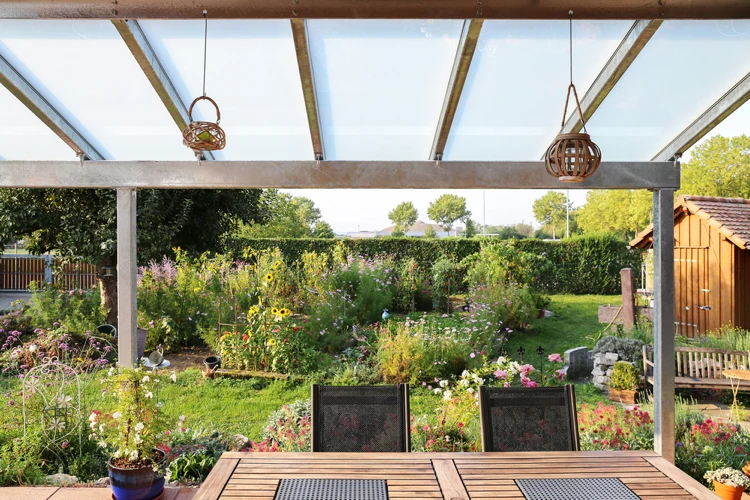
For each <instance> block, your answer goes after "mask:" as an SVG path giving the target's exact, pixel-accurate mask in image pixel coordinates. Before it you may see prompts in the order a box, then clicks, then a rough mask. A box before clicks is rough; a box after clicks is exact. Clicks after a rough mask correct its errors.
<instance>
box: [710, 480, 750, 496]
mask: <svg viewBox="0 0 750 500" xmlns="http://www.w3.org/2000/svg"><path fill="white" fill-rule="evenodd" d="M714 491H715V492H716V494H717V495H718V496H719V498H722V499H723V500H742V492H743V491H745V487H744V486H740V487H737V486H729V485H726V484H722V483H719V482H717V481H714Z"/></svg>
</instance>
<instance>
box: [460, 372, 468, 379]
mask: <svg viewBox="0 0 750 500" xmlns="http://www.w3.org/2000/svg"><path fill="white" fill-rule="evenodd" d="M468 376H469V370H464V371H462V372H461V378H466V377H468Z"/></svg>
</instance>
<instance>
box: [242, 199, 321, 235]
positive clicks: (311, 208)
mask: <svg viewBox="0 0 750 500" xmlns="http://www.w3.org/2000/svg"><path fill="white" fill-rule="evenodd" d="M260 202H261V205H262V206H263V207H265V210H266V213H267V214H268V217H267V220H264V221H258V222H255V223H254V224H252V225H250V226H247V225H243V226H242V229H241V230H240V234H241V235H243V236H247V237H251V238H323V237H331V238H332V237H333V230H332V229H331V226H330V225H328V224H327V223H326V222H325V221H323V219H322V217H321V214H320V209H319V208H318V207H316V206H315V203H314V202H313V201H312V200H311V199H309V198H305V197H303V196H292V195H291V194H289V193H281V192H279V191H278V190H276V189H267V190H265V191H264V192H263V194H262V196H261V198H260ZM321 223H322V225H321ZM319 225H320V228H319V229H318V226H319ZM322 235H328V236H322Z"/></svg>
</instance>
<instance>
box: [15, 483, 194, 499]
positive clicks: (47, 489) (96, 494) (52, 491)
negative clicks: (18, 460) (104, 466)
mask: <svg viewBox="0 0 750 500" xmlns="http://www.w3.org/2000/svg"><path fill="white" fill-rule="evenodd" d="M196 493H198V489H197V488H169V487H167V488H165V489H164V496H163V497H162V500H191V499H192V498H193V497H194V496H195V494H196ZM111 498H112V490H110V489H109V488H75V487H70V488H60V487H57V486H18V487H11V488H0V500H111Z"/></svg>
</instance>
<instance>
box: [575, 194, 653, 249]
mask: <svg viewBox="0 0 750 500" xmlns="http://www.w3.org/2000/svg"><path fill="white" fill-rule="evenodd" d="M651 210H652V197H651V193H650V192H649V191H646V190H626V189H623V190H611V191H589V192H588V194H587V195H586V204H585V205H583V207H581V208H580V209H579V210H578V225H579V226H580V228H581V229H582V230H583V232H584V233H585V234H586V233H597V232H610V233H615V234H617V235H619V236H620V237H621V238H623V239H624V240H629V239H631V238H632V237H633V236H635V235H636V234H637V233H638V232H639V231H642V230H643V229H645V228H646V226H647V225H648V223H649V221H650V220H651Z"/></svg>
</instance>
